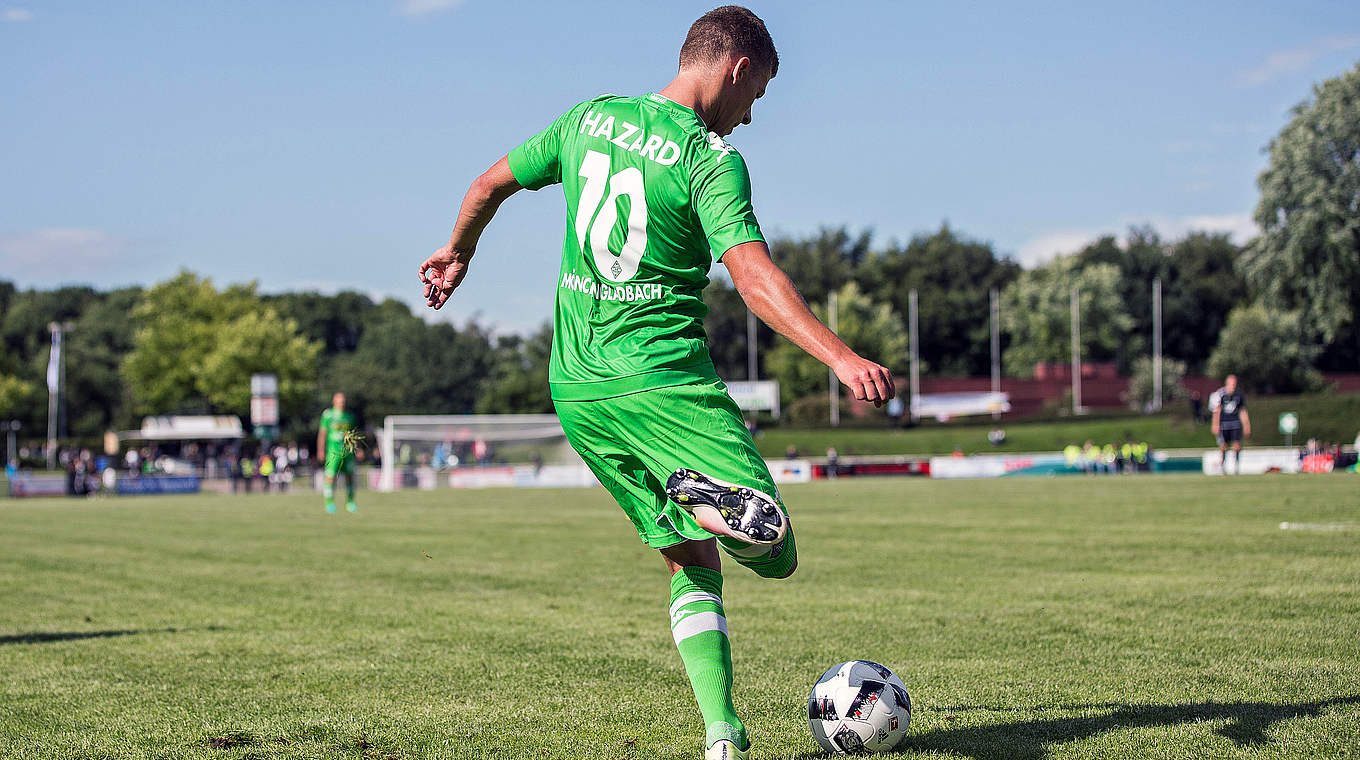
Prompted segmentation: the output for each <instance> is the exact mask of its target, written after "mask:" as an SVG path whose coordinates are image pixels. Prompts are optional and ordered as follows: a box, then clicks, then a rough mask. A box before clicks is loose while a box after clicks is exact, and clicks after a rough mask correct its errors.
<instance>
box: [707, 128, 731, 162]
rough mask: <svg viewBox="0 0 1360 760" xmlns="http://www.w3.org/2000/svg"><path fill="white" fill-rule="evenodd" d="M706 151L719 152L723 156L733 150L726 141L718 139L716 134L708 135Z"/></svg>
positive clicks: (710, 133)
mask: <svg viewBox="0 0 1360 760" xmlns="http://www.w3.org/2000/svg"><path fill="white" fill-rule="evenodd" d="M708 149H709V150H720V151H722V154H723V155H724V156H725V155H727V154H728V153H731V152H732V151H733V150H735V148H733V147H732V146H731V145H728V144H727V141H726V140H724V139H722V138H721V137H719V136H718V133H717V132H709V133H708Z"/></svg>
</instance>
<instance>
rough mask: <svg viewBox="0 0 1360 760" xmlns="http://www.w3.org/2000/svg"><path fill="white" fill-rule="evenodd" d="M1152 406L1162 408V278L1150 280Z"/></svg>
mask: <svg viewBox="0 0 1360 760" xmlns="http://www.w3.org/2000/svg"><path fill="white" fill-rule="evenodd" d="M1152 408H1153V409H1154V410H1157V411H1161V409H1162V278H1160V277H1158V278H1157V279H1155V280H1153V281H1152Z"/></svg>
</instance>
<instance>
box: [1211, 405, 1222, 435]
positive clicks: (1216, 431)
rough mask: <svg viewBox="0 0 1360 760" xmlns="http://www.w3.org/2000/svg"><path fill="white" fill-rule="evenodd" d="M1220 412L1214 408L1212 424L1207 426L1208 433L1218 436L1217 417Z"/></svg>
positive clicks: (1219, 409) (1218, 408) (1217, 408)
mask: <svg viewBox="0 0 1360 760" xmlns="http://www.w3.org/2000/svg"><path fill="white" fill-rule="evenodd" d="M1220 411H1221V408H1220V407H1217V406H1216V407H1214V422H1213V424H1212V425H1210V426H1209V432H1210V433H1213V434H1214V435H1218V416H1219V413H1220Z"/></svg>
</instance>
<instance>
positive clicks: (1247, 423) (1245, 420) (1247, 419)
mask: <svg viewBox="0 0 1360 760" xmlns="http://www.w3.org/2000/svg"><path fill="white" fill-rule="evenodd" d="M1242 437H1243V438H1250V437H1251V415H1250V414H1247V408H1246V407H1245V406H1243V407H1242Z"/></svg>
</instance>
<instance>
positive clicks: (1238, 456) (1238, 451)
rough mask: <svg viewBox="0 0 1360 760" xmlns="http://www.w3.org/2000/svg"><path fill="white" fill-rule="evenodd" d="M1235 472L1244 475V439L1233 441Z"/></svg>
mask: <svg viewBox="0 0 1360 760" xmlns="http://www.w3.org/2000/svg"><path fill="white" fill-rule="evenodd" d="M1232 447H1233V472H1234V473H1235V474H1237V475H1241V474H1242V439H1241V438H1238V439H1237V440H1235V441H1233V445H1232Z"/></svg>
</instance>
